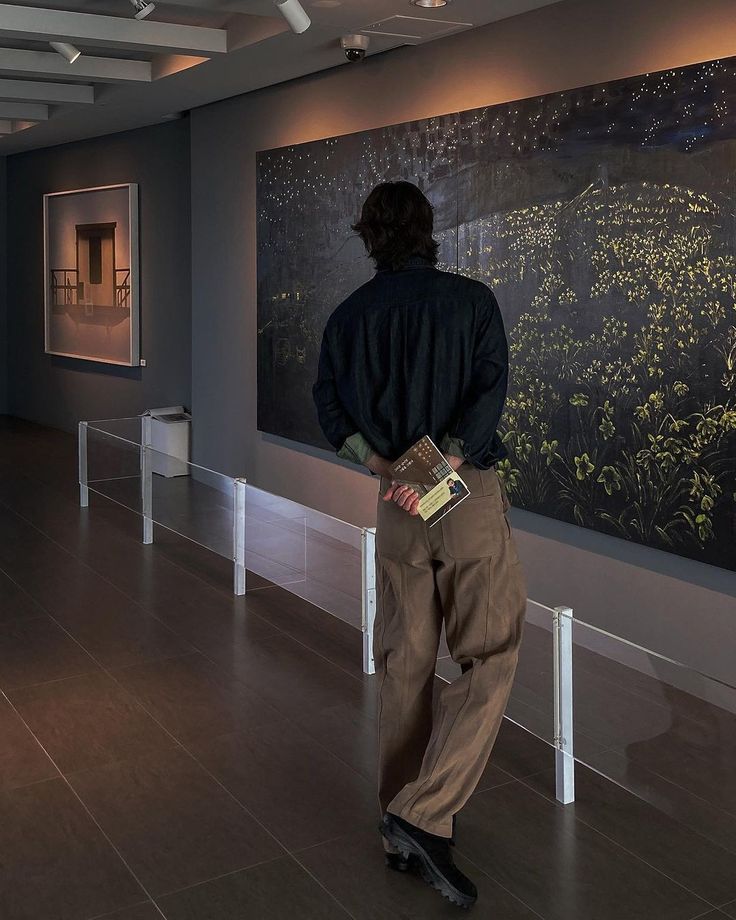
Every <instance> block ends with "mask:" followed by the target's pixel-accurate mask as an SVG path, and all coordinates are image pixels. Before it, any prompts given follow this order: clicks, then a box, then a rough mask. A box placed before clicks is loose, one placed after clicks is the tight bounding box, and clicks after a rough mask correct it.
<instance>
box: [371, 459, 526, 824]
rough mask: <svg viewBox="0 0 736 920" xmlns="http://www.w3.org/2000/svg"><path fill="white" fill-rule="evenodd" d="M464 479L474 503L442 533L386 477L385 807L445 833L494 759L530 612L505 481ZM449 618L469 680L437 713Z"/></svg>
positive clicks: (379, 624)
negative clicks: (402, 501)
mask: <svg viewBox="0 0 736 920" xmlns="http://www.w3.org/2000/svg"><path fill="white" fill-rule="evenodd" d="M458 472H459V474H460V476H462V478H463V479H464V480H465V482H466V483H467V485H468V488H469V489H470V496H469V497H468V498H466V499H465V500H464V501H463V502H461V504H459V505H458V506H457V507H456V508H453V510H452V511H450V513H449V514H448V515H446V516H445V517H444V518H443V519H442V520H441V521H439V522H438V523H437V524H435V525H434V526H432V527H427V525H426V523H425V522H424V521H423V520H422V519H421V517H420V516H419V515H411V514H408V513H407V512H406V511H404V510H403V509H402V508H400V507H399V506H398V505H397V504H396V502H394V501H384V499H383V497H382V496H383V495H384V494H385V492H386V490H387V488H388V487H389V485H390V480H389V479H386V478H385V477H381V488H380V493H379V496H378V509H377V522H376V579H377V610H376V619H375V626H374V632H373V650H374V659H375V665H376V674H377V677H378V680H379V690H378V693H379V706H378V748H379V754H378V800H379V805H380V809H381V813H383V812H384V811H390V812H391V813H392V814H396V815H400V816H401V817H402V818H404V819H405V820H407V821H409V822H411V823H412V824H415V825H417V826H419V827H421V828H423V829H424V830H426V831H429V832H430V833H433V834H440V835H441V836H443V837H449V836H450V835H451V833H452V816H453V814H455V812H457V811H459V810H460V808H462V806H463V805H464V804H465V802H466V801H467V800H468V799H469V798H470V796H471V794H472V793H473V790H474V789H475V787H476V785H477V783H478V781H479V779H480V777H481V775H482V773H483V770H484V768H485V766H486V764H487V762H488V758H489V757H490V754H491V749H492V747H493V744H494V742H495V740H496V735H497V734H498V730H499V728H500V725H501V719H502V718H503V713H504V710H505V708H506V704H507V702H508V697H509V693H510V692H511V685H512V682H513V678H514V672H515V670H516V662H517V659H518V652H519V644H520V642H521V636H522V629H523V621H524V614H525V611H526V584H525V580H524V575H523V572H522V568H521V564H520V562H519V556H518V554H517V551H516V545H515V542H514V538H513V535H512V533H511V527H510V525H509V522H508V519H507V516H506V512H507V511H508V507H509V502H508V499H507V497H506V492H505V489H504V487H503V483H502V482H501V479H500V478H499V476H498V474H497V473H496V470H495V468H494V467H491V469H488V470H480V469H477V468H476V467H474V466H472V465H471V464H469V463H467V462H465V463H463V465H462V466H461V467H460V469H459V470H458ZM443 620H444V623H445V633H446V637H447V644H448V647H449V650H450V654H451V656H452V658H453V660H454V661H455V662H456V663H457V664H459V665H460V666H461V668H462V674H461V675H460V676H459V677H457V678H456V679H455V680H453V681H452V683H450V684H447V685H446V686H443V687H442V689H441V691H440V692H439V696H438V698H437V699H435V700H434V704H435V707H436V711H435V712H434V714H433V689H434V677H435V669H436V664H437V652H438V648H439V642H440V634H441V628H442V622H443ZM433 715H434V718H433Z"/></svg>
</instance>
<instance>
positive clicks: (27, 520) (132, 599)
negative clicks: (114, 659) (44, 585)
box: [0, 501, 277, 651]
mask: <svg viewBox="0 0 736 920" xmlns="http://www.w3.org/2000/svg"><path fill="white" fill-rule="evenodd" d="M0 506H2V507H4V508H5V509H6V510H7V511H8V512H9V513H10V514H12V515H14V516H15V517H17V518H18V519H19V520H21V521H23V522H24V523H25V524H27V525H28V526H29V527H31V528H32V529H33V530H35V531H36V532H37V533H39V534H40V535H41V536H42V537H44V539H46V540H48V541H49V542H50V543H52V544H53V545H54V546H56V547H58V548H59V549H61V550H62V551H63V552H64V553H66V554H67V555H68V556H70V557H71V558H72V559H74V560H75V561H76V562H77V563H78V564H79V565H80V566H83V567H84V568H85V569H87V570H88V571H90V572H91V573H92V574H93V575H95V576H96V577H97V578H100V579H101V580H102V581H103V582H104V583H105V584H107V585H108V586H109V587H110V588H112V589H113V591H115V592H116V593H118V594H120V595H121V597H124V598H125V599H126V600H129V601H130V602H131V603H132V604H135V606H136V607H138V608H139V609H140V610H141V612H142V613H143V614H144V615H145V616H148V617H151V619H153V620H155V621H156V622H157V623H159V624H160V625H161V626H162V627H163V628H164V629H166V630H167V631H168V632H170V633H171V634H172V635H174V636H176V637H177V638H178V639H180V640H181V641H182V642H184V643H186V644H187V645H190V646H192V648H196V646H195V645H194V643H193V642H191V641H190V640H189V639H187V638H186V636H183V635H182V634H181V633H178V632H177V631H176V630H174V629H173V628H172V627H171V626H169V624H168V623H166V622H165V621H164V620H162V619H161V618H160V617H159V616H158V615H157V614H156V613H155V612H154V610H152V609H151V607H149V606H146V605H145V604H144V602H141V601H140V600H138V599H137V598H135V597H133V596H132V595H131V594H128V592H127V591H125V590H124V589H123V588H121V587H120V586H119V585H117V584H115V582H113V581H112V580H111V579H110V578H108V577H107V576H106V575H104V574H102V572H100V571H98V570H97V569H95V568H94V567H93V566H92V565H90V564H89V563H88V562H86V561H85V560H84V559H82V558H81V556H78V555H76V554H75V553H73V552H72V551H71V550H69V549H68V548H67V547H65V546H64V545H63V544H62V543H59V541H58V540H56V539H55V538H54V537H52V536H50V535H49V534H47V533H46V532H45V531H44V530H42V529H41V528H40V527H39V526H38V525H37V524H35V523H34V522H33V521H32V520H30V518H27V517H25V516H24V515H22V514H20V513H19V512H17V511H15V510H14V509H12V508H10V507H9V506H8V505H6V504H5V503H4V502H2V501H0ZM77 510H78V509H77ZM132 542H134V543H135V545H136V546H138V545H140V544H139V543H138V541H132ZM153 546H154V547H155V543H154V544H153ZM156 555H157V558H159V559H160V560H161V561H162V562H163V563H164V564H165V565H166V566H169V567H171V568H172V569H175V570H176V571H179V572H184V573H185V574H186V575H188V576H189V577H190V578H194V579H195V580H196V581H198V582H199V583H200V584H202V585H204V586H205V587H207V588H208V589H209V590H212V591H215V592H216V593H217V594H218V595H219V594H220V591H219V590H218V589H217V588H216V587H214V586H213V585H210V584H209V583H208V582H207V581H205V580H204V579H202V578H200V577H199V576H198V575H195V574H194V573H192V572H190V571H189V570H188V569H185V568H184V567H183V566H180V565H178V564H177V563H175V562H173V561H172V560H170V559H168V558H167V557H166V556H165V555H164V554H163V553H158V552H157V553H156ZM6 574H8V573H7V572H6ZM8 577H9V578H10V579H11V581H13V583H14V584H16V585H17V586H18V587H19V588H20V589H21V590H22V591H24V592H25V594H27V595H28V597H29V598H31V600H32V601H33V602H34V603H35V604H37V605H39V606H42V605H41V604H40V602H39V601H38V600H36V598H34V597H33V595H32V594H30V593H29V592H28V591H27V590H26V589H25V588H24V587H23V586H22V585H20V584H19V583H18V582H17V581H16V579H15V578H13V576H11V575H9V574H8ZM44 609H46V608H44ZM251 615H252V616H256V617H257V618H258V619H259V620H263V622H264V623H268V621H267V620H264V619H263V617H260V616H259V615H258V614H257V613H255V612H252V613H251ZM268 625H269V626H271V628H272V629H277V627H274V626H273V624H271V623H268ZM197 650H198V651H199V649H197Z"/></svg>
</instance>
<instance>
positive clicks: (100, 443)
mask: <svg viewBox="0 0 736 920" xmlns="http://www.w3.org/2000/svg"><path fill="white" fill-rule="evenodd" d="M115 421H118V420H117V419H116V420H115ZM123 421H126V422H127V421H128V420H127V419H124V420H123ZM137 421H138V424H139V425H140V419H138V420H137ZM86 441H87V484H88V486H89V489H90V491H91V492H94V493H96V494H98V495H104V496H105V498H109V499H110V500H111V501H114V502H116V503H117V504H119V505H122V506H123V507H124V508H128V509H129V510H131V511H134V512H136V513H137V514H140V513H141V512H142V505H141V495H142V492H141V447H140V442H135V441H133V440H129V439H127V438H125V437H123V436H122V435H118V434H113V433H111V432H108V431H103V430H100V429H97V428H93V427H91V425H88V426H87V438H86Z"/></svg>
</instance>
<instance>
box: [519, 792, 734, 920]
mask: <svg viewBox="0 0 736 920" xmlns="http://www.w3.org/2000/svg"><path fill="white" fill-rule="evenodd" d="M520 783H521V785H522V786H525V787H526V788H527V789H529V790H530V791H531V792H533V793H534V794H535V795H538V796H539V797H540V798H541V799H543V800H544V801H545V802H547V803H548V804H551V805H559V806H560V807H561V808H565V807H566V806H565V805H562V804H561V803H558V802H557V800H556V799H554V800H553V799H550V798H548V797H547V796H546V795H544V794H543V793H541V792H539V791H538V790H536V789H535V788H534V787H533V786H530V785H529V784H528V783H526V782H524V781H523V780H520ZM571 804H573V805H574V802H573V803H571ZM574 820H575V822H576V823H579V824H582V825H583V826H584V827H586V828H587V829H588V830H589V831H592V832H593V833H594V834H596V835H597V836H599V837H601V838H603V839H604V840H607V841H608V842H609V843H610V844H612V845H613V846H614V847H616V848H617V849H619V850H621V851H622V852H624V853H626V854H627V855H628V856H630V857H632V858H633V859H635V860H636V861H637V862H640V863H642V864H643V865H645V866H647V868H649V869H651V870H652V871H653V872H656V873H657V875H660V876H661V877H662V878H665V879H667V881H668V882H671V883H672V884H673V885H676V886H677V887H678V888H680V889H682V890H683V891H686V892H687V893H688V894H690V895H692V896H693V897H694V898H697V899H698V900H699V901H702V902H703V903H704V904H706V905H708V908H709V910H713V909H714V908H715V906H716V905H715V904H713V903H712V902H711V901H709V900H708V899H707V898H705V897H703V896H702V895H700V894H697V892H695V891H693V890H692V889H691V888H688V886H687V885H684V884H683V883H682V882H679V881H677V879H675V878H672V876H670V875H668V874H667V873H666V872H664V871H663V870H662V869H659V868H657V866H654V865H652V863H650V862H649V861H648V860H646V859H644V857H643V856H639V854H638V853H634V852H633V850H630V849H629V848H628V847H626V846H624V845H623V844H621V843H619V842H618V841H617V840H614V839H613V838H612V837H609V836H608V834H606V833H604V832H603V831H602V830H600V829H599V828H597V827H594V826H593V825H592V824H590V823H589V822H588V821H586V820H585V819H583V818H579V817H578V816H577V815H574ZM678 823H679V822H678ZM562 833H564V834H567V835H568V836H571V837H573V836H574V835H573V834H571V833H570V832H569V831H567V830H565V829H564V828H563V829H562ZM724 852H728V851H724ZM726 903H728V902H726ZM706 913H707V911H706Z"/></svg>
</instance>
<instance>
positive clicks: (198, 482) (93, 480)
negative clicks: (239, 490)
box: [87, 419, 234, 559]
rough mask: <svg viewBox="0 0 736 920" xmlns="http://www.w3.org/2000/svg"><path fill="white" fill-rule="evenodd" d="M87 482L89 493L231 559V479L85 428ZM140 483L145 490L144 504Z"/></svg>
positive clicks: (97, 430) (95, 429) (116, 436)
mask: <svg viewBox="0 0 736 920" xmlns="http://www.w3.org/2000/svg"><path fill="white" fill-rule="evenodd" d="M115 421H118V420H115ZM123 421H126V420H123ZM138 422H139V423H140V419H138ZM87 482H88V486H89V490H90V492H92V493H94V494H97V495H102V496H104V497H105V498H107V499H109V500H110V501H113V502H115V503H116V504H117V505H120V506H122V507H124V508H127V509H128V510H130V511H133V512H135V513H136V514H137V515H139V516H140V517H141V519H142V518H143V517H144V516H145V517H149V518H150V519H151V520H152V521H153V523H154V525H158V526H160V527H163V528H166V530H168V531H171V532H173V533H175V534H179V535H180V536H182V537H185V538H186V539H187V540H189V541H191V542H193V543H196V544H198V545H199V546H202V547H204V548H206V549H208V550H210V551H212V552H214V553H216V554H217V555H219V556H224V557H225V558H227V559H233V525H234V512H233V493H234V480H233V479H232V478H231V477H229V476H224V475H223V474H222V473H217V472H215V471H213V470H209V469H206V468H205V467H201V466H198V465H197V464H194V463H188V462H186V461H182V460H178V459H176V458H172V457H171V456H169V455H168V454H164V453H161V452H160V451H156V450H153V448H150V447H147V448H146V449H145V452H144V451H143V449H142V448H141V445H140V443H134V442H133V441H130V440H127V439H125V438H123V437H121V436H118V435H116V434H112V433H110V432H108V431H103V430H100V429H97V428H94V427H91V426H88V427H87ZM146 483H148V484H149V486H150V491H149V492H148V504H147V506H146V507H144V493H145V489H144V486H145V485H146Z"/></svg>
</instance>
